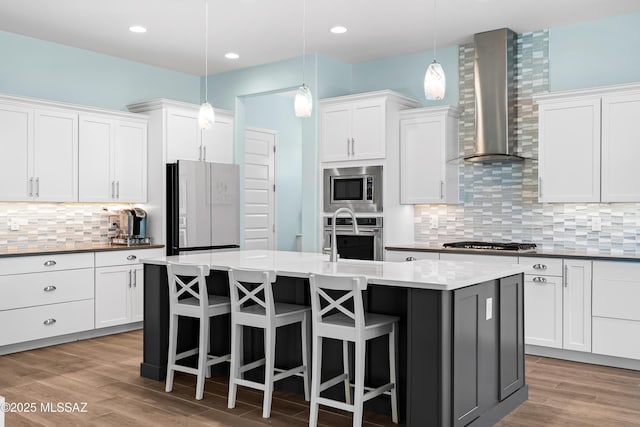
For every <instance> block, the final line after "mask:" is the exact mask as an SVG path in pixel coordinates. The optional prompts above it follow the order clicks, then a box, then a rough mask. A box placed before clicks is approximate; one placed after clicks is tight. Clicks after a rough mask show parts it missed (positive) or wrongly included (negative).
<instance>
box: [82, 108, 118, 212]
mask: <svg viewBox="0 0 640 427" xmlns="http://www.w3.org/2000/svg"><path fill="white" fill-rule="evenodd" d="M114 132H115V124H114V121H113V120H109V119H106V118H104V117H98V116H89V115H80V117H79V134H78V176H79V178H78V200H79V201H80V202H105V201H111V200H113V199H114V196H115V183H114V182H113V140H114Z"/></svg>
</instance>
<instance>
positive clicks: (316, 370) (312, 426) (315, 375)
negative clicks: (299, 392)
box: [309, 336, 322, 427]
mask: <svg viewBox="0 0 640 427" xmlns="http://www.w3.org/2000/svg"><path fill="white" fill-rule="evenodd" d="M311 364H312V367H311V404H310V408H309V427H316V426H317V425H318V397H320V378H321V375H322V337H319V336H314V340H313V356H312V361H311Z"/></svg>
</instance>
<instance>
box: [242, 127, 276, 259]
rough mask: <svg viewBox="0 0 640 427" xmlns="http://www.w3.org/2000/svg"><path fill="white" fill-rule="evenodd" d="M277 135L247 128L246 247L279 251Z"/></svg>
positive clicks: (245, 164)
mask: <svg viewBox="0 0 640 427" xmlns="http://www.w3.org/2000/svg"><path fill="white" fill-rule="evenodd" d="M275 141H276V137H275V132H272V131H267V130H259V129H252V128H247V129H246V130H245V138H244V236H245V237H244V248H245V249H275V228H276V226H275V187H274V184H275V177H274V152H273V150H274V147H275Z"/></svg>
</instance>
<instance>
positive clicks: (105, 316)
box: [95, 266, 132, 328]
mask: <svg viewBox="0 0 640 427" xmlns="http://www.w3.org/2000/svg"><path fill="white" fill-rule="evenodd" d="M131 271H132V268H131V267H129V266H117V267H100V268H96V293H95V299H96V328H105V327H108V326H115V325H122V324H124V323H128V322H129V299H130V296H129V294H130V292H131V291H130V288H131V281H132V277H131V276H132V275H131Z"/></svg>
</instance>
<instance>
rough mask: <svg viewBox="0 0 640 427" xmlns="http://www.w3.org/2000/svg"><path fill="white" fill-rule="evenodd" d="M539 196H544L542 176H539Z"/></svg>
mask: <svg viewBox="0 0 640 427" xmlns="http://www.w3.org/2000/svg"><path fill="white" fill-rule="evenodd" d="M538 197H539V198H542V177H541V176H539V177H538Z"/></svg>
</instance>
